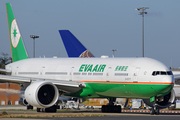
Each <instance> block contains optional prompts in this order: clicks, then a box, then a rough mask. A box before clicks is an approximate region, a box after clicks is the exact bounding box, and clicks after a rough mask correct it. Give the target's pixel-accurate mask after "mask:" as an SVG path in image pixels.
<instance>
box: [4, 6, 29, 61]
mask: <svg viewBox="0 0 180 120" xmlns="http://www.w3.org/2000/svg"><path fill="white" fill-rule="evenodd" d="M6 11H7V20H8V28H9V38H10V44H11V57H12V61H13V62H15V61H19V60H23V59H27V58H28V55H27V52H26V49H25V46H24V43H23V40H22V38H21V34H20V31H19V28H18V25H17V22H16V19H15V17H14V14H13V11H12V7H11V4H10V3H6Z"/></svg>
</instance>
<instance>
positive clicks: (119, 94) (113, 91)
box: [80, 83, 173, 98]
mask: <svg viewBox="0 0 180 120" xmlns="http://www.w3.org/2000/svg"><path fill="white" fill-rule="evenodd" d="M85 84H86V86H89V87H88V90H83V91H82V93H81V94H80V96H83V97H85V96H87V95H88V96H89V97H92V98H93V97H97V98H108V97H116V98H124V97H125V98H150V97H152V96H159V95H160V94H159V90H160V91H161V93H164V94H167V93H168V92H169V91H170V90H171V88H172V87H173V86H172V85H162V84H159V85H157V84H155V85H154V84H137V83H136V84H119V83H85ZM167 88H169V89H167ZM83 89H87V88H83ZM156 91H157V92H156ZM161 95H162V94H161Z"/></svg>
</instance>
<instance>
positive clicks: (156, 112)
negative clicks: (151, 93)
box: [155, 107, 159, 115]
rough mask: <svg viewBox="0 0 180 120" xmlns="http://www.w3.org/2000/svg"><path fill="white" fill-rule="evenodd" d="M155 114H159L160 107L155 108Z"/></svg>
mask: <svg viewBox="0 0 180 120" xmlns="http://www.w3.org/2000/svg"><path fill="white" fill-rule="evenodd" d="M155 114H156V115H159V108H158V107H157V108H156V110H155Z"/></svg>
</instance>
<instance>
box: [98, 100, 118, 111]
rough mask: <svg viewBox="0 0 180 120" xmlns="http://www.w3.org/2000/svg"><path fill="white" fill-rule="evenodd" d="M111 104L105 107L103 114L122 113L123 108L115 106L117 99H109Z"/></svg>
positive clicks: (103, 107)
mask: <svg viewBox="0 0 180 120" xmlns="http://www.w3.org/2000/svg"><path fill="white" fill-rule="evenodd" d="M108 100H109V104H108V105H103V106H102V108H101V111H102V112H108V113H109V112H110V113H121V106H120V105H119V106H118V105H114V102H115V101H116V98H109V99H108Z"/></svg>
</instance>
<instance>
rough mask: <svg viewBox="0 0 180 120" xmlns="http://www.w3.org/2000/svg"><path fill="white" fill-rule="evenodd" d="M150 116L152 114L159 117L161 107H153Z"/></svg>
mask: <svg viewBox="0 0 180 120" xmlns="http://www.w3.org/2000/svg"><path fill="white" fill-rule="evenodd" d="M150 114H151V115H154V114H156V115H159V107H158V106H154V107H152V108H151V109H150Z"/></svg>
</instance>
